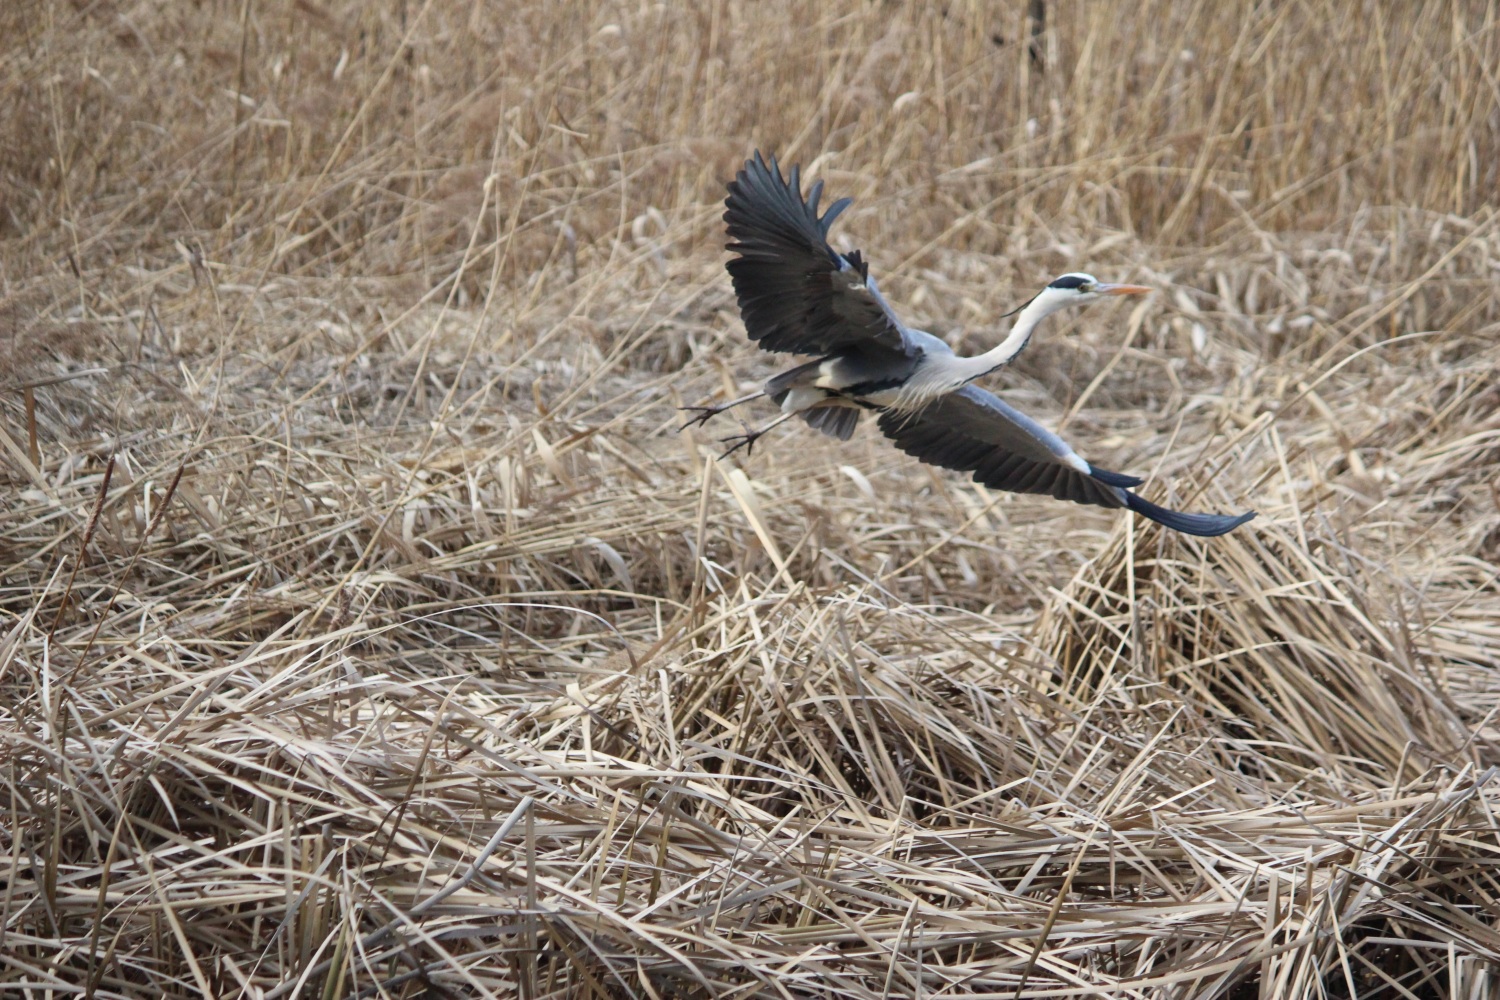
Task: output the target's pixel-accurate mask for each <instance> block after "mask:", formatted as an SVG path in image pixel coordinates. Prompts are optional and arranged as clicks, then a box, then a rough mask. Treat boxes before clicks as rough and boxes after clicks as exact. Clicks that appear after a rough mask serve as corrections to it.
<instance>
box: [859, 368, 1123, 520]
mask: <svg viewBox="0 0 1500 1000" xmlns="http://www.w3.org/2000/svg"><path fill="white" fill-rule="evenodd" d="M880 429H881V431H882V432H883V433H884V434H885V436H886V437H888V438H890V439H891V440H892V441H893V442H894V443H895V445H896V447H897V448H900V449H901V450H902V451H904V452H906V453H907V454H908V455H913V456H915V457H917V458H920V459H921V460H922V461H924V462H927V463H929V464H931V465H940V466H942V467H943V468H945V469H955V470H957V471H959V472H972V473H973V474H974V481H975V482H976V483H981V484H983V485H985V486H991V487H994V488H995V489H1000V490H1009V491H1011V492H1013V493H1039V494H1042V495H1044V496H1051V497H1056V498H1057V499H1059V500H1072V501H1073V502H1075V503H1087V504H1095V505H1097V506H1100V507H1123V506H1125V491H1124V490H1123V489H1121V488H1120V487H1118V486H1114V485H1111V484H1110V483H1108V482H1106V481H1104V480H1102V479H1098V478H1096V477H1095V476H1093V475H1092V474H1091V472H1085V471H1084V470H1083V469H1080V468H1078V467H1076V466H1075V465H1073V464H1072V463H1073V462H1074V461H1081V460H1080V459H1078V456H1077V455H1075V454H1074V453H1073V449H1072V448H1069V447H1068V446H1067V445H1066V444H1064V443H1063V440H1062V438H1060V437H1058V436H1057V435H1056V434H1053V433H1052V432H1051V431H1049V430H1047V429H1046V428H1045V427H1043V426H1042V425H1041V424H1039V423H1037V422H1036V421H1035V420H1032V419H1031V418H1030V417H1028V416H1026V414H1024V413H1022V412H1020V411H1019V410H1017V409H1015V408H1014V407H1011V406H1008V405H1006V404H1005V403H1003V402H1001V400H1000V399H999V398H998V397H997V396H995V395H994V394H993V393H989V392H985V391H984V390H983V389H980V388H979V387H977V386H973V385H966V386H964V387H963V388H962V389H959V390H958V391H957V392H951V393H949V394H948V395H946V396H939V397H938V398H937V399H936V400H934V401H933V402H932V403H930V404H929V405H928V406H926V407H925V408H924V409H922V410H920V411H918V412H916V413H913V414H907V413H900V412H897V411H895V410H885V411H882V412H881V414H880ZM1070 460H1071V461H1070ZM1083 464H1085V465H1086V464H1087V463H1083ZM1090 468H1092V467H1090Z"/></svg>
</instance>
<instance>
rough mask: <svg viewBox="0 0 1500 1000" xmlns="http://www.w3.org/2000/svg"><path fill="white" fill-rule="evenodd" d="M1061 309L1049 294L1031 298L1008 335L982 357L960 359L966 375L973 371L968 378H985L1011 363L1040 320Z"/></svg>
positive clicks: (1024, 346)
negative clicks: (984, 376) (983, 376)
mask: <svg viewBox="0 0 1500 1000" xmlns="http://www.w3.org/2000/svg"><path fill="white" fill-rule="evenodd" d="M1060 308H1062V304H1061V303H1059V302H1058V301H1057V300H1056V299H1054V298H1053V297H1052V296H1050V295H1046V294H1042V295H1038V296H1037V297H1036V298H1034V299H1032V300H1031V301H1030V302H1029V303H1027V305H1026V308H1025V309H1022V310H1021V314H1020V315H1019V316H1017V317H1016V321H1015V323H1014V324H1013V325H1012V326H1011V328H1010V333H1007V334H1006V335H1005V339H1004V340H1002V341H1000V343H998V344H996V345H995V346H994V347H992V348H990V349H989V350H988V351H985V352H984V353H983V354H977V355H975V356H974V357H972V358H964V359H963V362H964V365H963V367H964V371H965V374H968V373H969V372H972V373H973V374H969V378H971V379H976V378H979V377H980V376H981V375H988V374H989V373H990V372H992V371H994V370H995V369H996V368H1000V367H1002V366H1004V365H1008V364H1010V362H1011V361H1013V360H1014V359H1015V357H1016V355H1018V354H1020V353H1021V352H1022V351H1023V350H1025V349H1026V342H1027V341H1029V340H1030V339H1031V335H1032V334H1033V333H1035V332H1036V328H1037V327H1038V326H1039V325H1040V324H1041V322H1042V320H1044V319H1046V318H1047V317H1048V316H1050V315H1052V314H1053V313H1054V312H1056V311H1057V310H1058V309H1060Z"/></svg>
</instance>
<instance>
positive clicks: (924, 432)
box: [684, 153, 1255, 536]
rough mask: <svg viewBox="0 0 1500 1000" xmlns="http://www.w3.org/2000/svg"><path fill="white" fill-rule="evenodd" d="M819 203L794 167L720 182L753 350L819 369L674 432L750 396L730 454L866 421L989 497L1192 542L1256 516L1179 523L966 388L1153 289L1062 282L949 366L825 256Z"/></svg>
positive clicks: (844, 260)
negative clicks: (1045, 335) (779, 431)
mask: <svg viewBox="0 0 1500 1000" xmlns="http://www.w3.org/2000/svg"><path fill="white" fill-rule="evenodd" d="M822 194H823V182H822V181H818V182H817V183H816V184H814V185H813V186H812V189H811V190H810V191H809V192H808V196H807V197H806V198H805V199H804V198H803V196H802V185H801V177H800V171H799V169H798V168H797V167H795V166H794V167H792V169H791V176H790V177H789V178H784V177H783V176H782V173H781V168H780V167H779V166H778V165H777V163H776V158H775V157H774V156H773V157H772V158H771V161H770V163H767V162H766V160H765V159H764V158H762V157H761V155H760V154H759V153H756V154H755V158H754V159H752V160H748V161H746V163H745V166H744V167H743V168H742V169H741V170H740V172H739V173H738V174H737V175H736V176H735V179H734V180H733V181H731V182H730V183H729V197H728V198H727V199H725V202H724V204H725V207H726V210H725V212H724V221H725V223H727V225H728V231H729V237H730V243H729V245H728V249H729V250H730V251H732V252H735V253H737V254H739V256H738V257H736V258H735V259H734V260H731V261H730V262H729V263H728V265H727V267H728V269H729V274H730V277H731V279H732V280H733V283H734V290H735V295H736V297H737V298H738V300H739V306H740V315H741V317H742V318H743V319H744V322H745V331H746V333H748V334H749V336H750V339H751V340H753V341H755V342H756V343H757V344H758V345H759V346H760V347H761V348H763V349H764V350H768V351H777V352H787V353H794V354H812V355H817V356H818V357H817V359H816V360H814V361H809V362H807V363H806V364H802V365H798V366H797V367H795V368H792V369H790V370H788V371H785V372H782V373H781V374H779V375H775V376H773V377H772V378H771V379H770V380H769V381H767V382H766V384H765V386H764V387H763V388H762V389H761V390H760V391H759V392H755V393H751V394H750V395H748V396H743V397H741V398H739V399H735V400H731V401H730V402H728V403H724V404H721V405H719V406H691V407H685V409H688V410H694V411H696V415H695V416H694V417H692V418H691V419H690V420H689V421H688V423H687V424H686V425H684V426H690V425H691V424H693V423H695V422H696V423H706V422H707V421H708V420H709V418H711V417H713V416H715V415H717V414H719V413H722V412H724V411H725V410H727V409H729V408H730V407H733V406H738V405H740V404H742V403H747V402H749V401H751V400H753V399H759V398H761V397H768V398H769V399H770V400H771V401H772V402H773V403H775V404H776V405H777V406H779V407H780V408H781V416H780V417H778V418H777V419H776V420H773V421H772V422H771V423H769V424H767V425H766V426H765V427H762V428H761V429H759V430H755V431H749V432H747V433H746V434H743V435H737V436H735V437H732V438H726V439H725V441H726V442H727V441H735V442H737V443H736V444H734V446H733V447H731V448H730V449H729V451H728V452H725V455H728V454H729V453H730V452H733V451H734V450H736V449H737V448H741V447H744V448H746V449H747V451H748V449H750V448H752V447H753V445H754V443H755V441H756V440H757V439H758V438H760V436H761V435H763V434H765V433H766V432H767V431H769V430H770V429H771V428H773V427H775V426H777V425H779V424H782V423H784V422H786V421H787V420H790V419H791V418H792V417H796V416H800V417H801V418H802V419H803V420H805V421H806V422H807V423H808V424H809V425H811V426H812V427H815V428H817V429H818V430H820V431H822V432H823V433H825V434H829V435H831V436H833V437H836V438H838V439H839V440H841V441H847V440H848V439H849V437H850V435H852V434H853V433H854V428H855V426H856V425H857V424H858V422H859V415H860V413H861V412H863V411H866V410H868V411H871V412H873V413H875V414H876V416H877V420H876V422H877V426H879V428H880V430H881V432H882V433H883V434H885V436H886V437H888V438H890V439H891V441H892V442H893V443H894V444H895V445H896V447H897V448H900V449H901V450H902V451H904V452H906V453H907V454H908V455H913V456H915V457H916V458H918V459H921V460H922V461H923V462H927V463H929V464H931V465H937V466H941V467H943V468H946V469H954V470H957V471H959V472H969V473H972V474H973V478H974V481H975V482H977V483H981V484H982V485H985V486H989V487H993V488H995V489H1002V490H1008V491H1010V492H1014V493H1037V494H1043V495H1048V496H1053V497H1056V498H1057V499H1059V500H1072V501H1074V502H1075V503H1084V504H1094V505H1096V506H1100V507H1114V508H1118V507H1124V508H1127V509H1129V510H1133V511H1135V512H1136V513H1137V514H1140V515H1142V516H1143V517H1146V518H1149V519H1150V520H1153V521H1155V522H1157V523H1158V524H1162V525H1165V526H1166V527H1168V528H1172V529H1174V530H1176V531H1181V532H1185V533H1187V534H1190V535H1202V536H1214V535H1222V534H1224V533H1225V532H1227V531H1230V530H1232V529H1234V528H1236V527H1238V526H1239V525H1241V524H1244V523H1245V522H1246V521H1248V520H1250V519H1251V518H1252V517H1254V516H1255V513H1254V512H1253V511H1250V512H1247V513H1244V514H1240V515H1224V514H1187V513H1182V512H1180V511H1174V510H1168V509H1167V508H1165V507H1159V506H1157V505H1156V504H1153V503H1150V502H1149V501H1147V500H1145V499H1143V498H1142V497H1140V496H1137V495H1136V494H1134V493H1132V492H1130V488H1131V487H1134V486H1139V485H1140V484H1141V483H1142V482H1143V480H1141V479H1138V478H1136V477H1134V476H1127V475H1122V474H1121V473H1118V472H1110V471H1108V470H1106V469H1100V468H1098V467H1096V466H1094V465H1091V464H1089V463H1088V462H1086V461H1084V460H1083V459H1082V458H1080V457H1079V456H1078V454H1077V453H1076V452H1074V451H1073V449H1072V448H1070V447H1068V445H1067V444H1066V443H1065V442H1064V441H1063V440H1062V439H1061V438H1059V437H1058V436H1057V435H1056V434H1053V433H1052V432H1051V431H1049V430H1047V429H1046V428H1044V427H1043V426H1042V425H1041V424H1038V423H1037V422H1036V421H1034V420H1032V419H1031V418H1030V417H1027V416H1026V415H1025V414H1023V413H1021V412H1020V411H1018V410H1016V409H1014V408H1013V407H1011V406H1009V405H1007V404H1006V403H1005V402H1003V401H1002V400H1001V399H1000V398H999V397H997V396H995V395H994V394H993V393H990V392H986V391H985V390H983V389H981V388H979V387H978V386H975V385H971V384H970V383H972V382H973V381H974V380H975V379H977V378H980V377H981V376H984V375H987V374H989V373H990V372H992V371H994V370H996V369H997V368H1000V367H1002V366H1004V365H1005V364H1007V363H1009V362H1010V361H1011V360H1012V359H1013V358H1015V357H1016V355H1018V354H1020V353H1021V351H1022V350H1023V349H1024V348H1025V347H1026V343H1027V341H1029V340H1030V339H1031V335H1032V334H1033V333H1034V332H1035V331H1036V328H1037V326H1038V325H1039V324H1040V323H1041V322H1042V320H1044V319H1045V318H1047V317H1048V316H1050V315H1051V314H1052V313H1055V312H1057V311H1058V310H1061V309H1067V308H1069V307H1072V306H1080V305H1084V304H1087V303H1089V302H1095V301H1097V300H1099V299H1101V298H1103V297H1106V296H1115V295H1141V294H1144V293H1146V292H1149V291H1151V289H1149V288H1146V287H1144V286H1142V285H1120V284H1110V283H1108V282H1103V281H1100V280H1098V279H1097V278H1095V277H1093V276H1092V275H1089V274H1082V273H1071V274H1064V275H1062V276H1061V277H1058V278H1055V279H1053V280H1052V282H1051V283H1049V284H1048V285H1047V287H1045V288H1043V289H1042V290H1041V291H1040V292H1039V293H1037V295H1036V296H1034V297H1033V298H1032V299H1031V301H1029V302H1027V303H1026V305H1024V306H1022V307H1021V309H1020V310H1018V313H1019V314H1018V315H1017V316H1016V319H1015V322H1014V324H1013V325H1012V326H1011V328H1010V332H1009V333H1008V334H1007V335H1006V336H1005V338H1004V339H1003V340H1001V342H1000V343H999V344H997V345H996V346H995V347H993V348H991V349H990V350H988V351H985V352H984V353H983V354H979V355H976V356H974V357H961V356H959V355H957V354H955V353H954V352H953V350H952V349H951V348H950V347H949V346H948V345H947V343H945V342H944V341H942V340H941V339H939V338H937V337H935V336H933V335H932V334H930V333H928V332H926V331H925V330H917V329H914V328H912V327H909V326H907V325H906V324H904V323H902V322H901V320H900V319H898V318H897V317H896V314H895V313H894V312H893V311H892V310H891V307H890V306H889V305H888V304H887V303H886V301H885V298H884V297H883V296H882V295H881V294H880V291H879V290H878V289H877V288H876V286H875V279H874V278H872V277H871V276H870V268H869V264H868V262H867V261H865V259H864V258H863V257H862V256H861V255H860V253H859V251H857V250H856V251H851V252H850V253H848V254H841V253H839V252H838V251H836V250H834V249H833V248H832V247H831V246H829V245H828V230H829V228H830V227H831V226H832V225H833V222H834V220H835V219H836V218H837V217H838V215H839V213H840V212H842V211H843V210H844V209H846V208H848V207H849V205H850V204H851V200H850V199H848V198H840V199H839V200H838V201H835V202H834V203H833V204H831V205H830V206H828V210H827V211H826V212H825V213H823V215H821V216H820V215H818V201H819V199H820V198H821V197H822Z"/></svg>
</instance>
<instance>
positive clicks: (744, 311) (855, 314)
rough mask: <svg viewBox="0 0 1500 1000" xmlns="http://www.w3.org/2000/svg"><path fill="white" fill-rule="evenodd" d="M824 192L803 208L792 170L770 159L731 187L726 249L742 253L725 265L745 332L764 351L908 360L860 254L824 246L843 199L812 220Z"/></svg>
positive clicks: (750, 163)
mask: <svg viewBox="0 0 1500 1000" xmlns="http://www.w3.org/2000/svg"><path fill="white" fill-rule="evenodd" d="M822 194H823V184H822V182H821V181H819V182H818V183H817V184H814V185H813V187H812V190H811V191H810V192H809V194H808V197H807V199H806V200H805V201H804V200H803V197H802V191H801V173H800V171H799V169H798V168H797V167H793V168H792V171H791V176H790V178H789V179H783V178H782V176H781V168H780V167H779V166H777V164H776V158H775V157H774V156H773V157H772V158H771V162H770V163H769V164H768V163H767V162H766V161H765V160H764V159H763V158H762V157H761V155H760V154H759V153H756V154H755V158H754V159H753V160H747V161H746V163H745V166H744V168H743V169H741V170H740V172H739V173H738V174H737V175H736V176H735V178H734V180H732V181H730V182H729V197H728V198H726V199H725V200H724V206H725V211H724V222H725V223H726V224H727V227H728V230H729V240H730V242H729V245H728V249H729V250H731V251H733V252H735V253H737V254H739V256H738V257H737V258H735V259H734V260H731V261H730V262H729V263H728V265H727V267H728V269H729V275H730V277H731V279H732V280H733V282H734V291H735V296H736V297H737V298H738V299H739V304H740V315H741V317H742V318H743V319H744V321H745V331H746V332H747V333H748V334H749V335H750V339H751V340H753V341H755V342H756V343H757V344H759V345H760V346H761V347H762V348H764V349H766V350H768V351H788V352H792V353H796V354H831V353H834V352H836V351H841V350H848V349H851V348H869V347H880V348H885V349H887V350H890V351H893V352H897V353H899V354H902V355H908V354H911V353H913V352H914V350H915V348H914V347H913V345H912V344H911V343H910V342H909V341H908V340H907V338H906V336H905V335H904V334H903V333H902V328H901V323H900V321H899V320H897V319H896V316H895V314H894V313H892V312H891V309H890V307H889V306H888V305H887V304H886V302H885V299H884V298H882V297H881V295H880V292H879V291H877V290H876V288H875V284H874V282H873V281H871V280H870V277H869V266H868V265H867V264H866V263H865V262H864V260H863V259H861V257H860V255H859V254H858V253H857V252H856V253H851V254H850V255H849V256H848V257H845V256H843V255H842V254H840V253H838V252H837V251H835V250H834V249H833V248H832V247H830V246H829V245H828V227H829V226H831V225H833V220H834V219H835V218H837V217H838V214H839V213H840V212H842V211H843V210H844V209H845V208H847V207H848V206H849V204H850V202H849V199H848V198H840V199H839V200H838V201H836V202H834V203H833V204H832V205H830V206H829V207H828V211H827V212H826V213H825V214H824V215H823V216H822V218H819V217H818V201H819V199H820V198H821V197H822Z"/></svg>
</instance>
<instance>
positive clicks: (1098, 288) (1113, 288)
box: [1094, 281, 1156, 295]
mask: <svg viewBox="0 0 1500 1000" xmlns="http://www.w3.org/2000/svg"><path fill="white" fill-rule="evenodd" d="M1154 291H1156V289H1154V288H1150V287H1148V286H1146V285H1109V284H1105V283H1104V282H1102V281H1101V282H1100V283H1099V284H1097V285H1095V286H1094V292H1095V294H1098V295H1145V294H1146V293H1147V292H1154Z"/></svg>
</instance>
